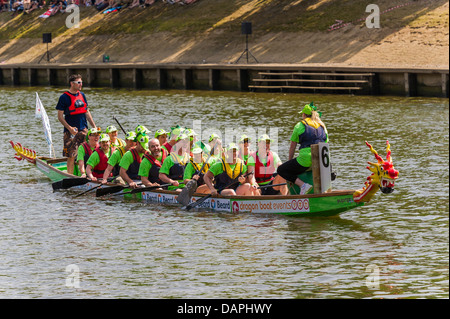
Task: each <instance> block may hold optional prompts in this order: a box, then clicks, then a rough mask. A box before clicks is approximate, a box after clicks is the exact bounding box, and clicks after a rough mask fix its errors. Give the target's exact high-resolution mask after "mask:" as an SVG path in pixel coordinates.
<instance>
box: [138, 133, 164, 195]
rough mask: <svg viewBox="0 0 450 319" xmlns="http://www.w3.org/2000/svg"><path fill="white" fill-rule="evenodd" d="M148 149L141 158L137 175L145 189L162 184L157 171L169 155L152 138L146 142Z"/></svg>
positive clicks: (156, 140) (157, 141)
mask: <svg viewBox="0 0 450 319" xmlns="http://www.w3.org/2000/svg"><path fill="white" fill-rule="evenodd" d="M148 148H149V151H146V152H145V153H144V157H143V158H142V162H141V165H140V167H139V172H138V175H139V176H140V177H141V182H142V185H144V186H146V187H149V186H159V185H161V184H163V182H162V181H161V179H160V178H159V170H160V169H161V167H162V164H164V161H165V160H166V158H167V156H168V155H169V154H168V153H167V151H166V150H165V149H163V148H161V145H160V144H159V140H158V139H157V138H152V139H151V140H150V141H149V142H148Z"/></svg>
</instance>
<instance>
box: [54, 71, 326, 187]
mask: <svg viewBox="0 0 450 319" xmlns="http://www.w3.org/2000/svg"><path fill="white" fill-rule="evenodd" d="M69 85H70V88H69V90H68V91H66V92H64V93H63V94H62V95H61V96H60V98H59V101H58V104H57V106H56V109H57V110H58V120H59V121H60V122H61V124H62V125H63V126H64V148H63V156H66V157H67V158H68V159H67V172H68V173H70V174H74V175H78V176H82V177H87V178H89V179H90V180H92V181H101V182H102V183H107V182H108V181H111V178H114V180H115V182H118V183H122V184H123V185H127V186H128V187H130V188H136V187H139V186H140V185H142V186H144V187H145V186H161V185H163V184H166V185H167V186H168V189H169V190H176V191H181V190H182V188H183V187H185V185H186V184H187V183H188V182H190V181H191V180H192V179H195V180H196V181H197V185H198V188H197V193H204V194H207V193H211V194H213V195H215V194H220V195H243V196H247V195H253V196H258V195H287V193H288V189H287V186H286V180H287V181H289V182H292V183H293V184H296V185H298V186H299V187H300V194H307V193H309V192H310V191H311V189H312V185H310V184H308V183H306V182H305V181H302V180H301V179H300V178H299V174H301V173H303V172H305V171H306V170H308V169H309V167H311V149H310V146H311V145H312V144H317V143H319V142H327V141H328V133H327V130H326V127H325V125H324V124H323V122H322V121H321V120H320V114H319V113H318V112H317V107H316V106H315V105H314V104H313V103H312V102H311V103H310V104H307V105H305V106H304V107H303V109H302V110H301V111H300V112H299V113H300V114H301V117H302V119H301V121H300V122H299V123H298V124H297V125H296V126H295V127H294V131H293V134H292V136H291V138H290V142H291V145H290V150H289V160H288V161H287V162H285V163H282V161H281V160H280V158H279V156H278V154H277V153H276V152H274V151H272V150H271V145H272V143H273V142H274V141H273V140H272V139H271V138H270V136H268V135H267V134H264V135H262V136H260V137H259V138H258V139H257V141H256V144H255V149H252V146H251V143H252V141H251V138H249V137H248V136H246V135H242V136H241V137H240V138H239V139H238V141H237V144H236V143H229V144H228V145H226V147H225V145H223V144H222V140H221V138H220V136H219V135H218V134H214V133H213V134H211V135H210V136H209V138H208V140H207V141H205V142H203V141H201V140H199V139H198V134H196V132H194V130H192V129H190V128H185V127H181V126H180V125H176V126H174V127H172V128H171V129H170V130H167V131H166V130H165V129H164V128H160V127H156V128H155V133H154V134H153V133H152V132H151V131H150V130H149V129H147V128H146V127H145V126H143V125H137V126H136V128H135V129H134V130H133V131H129V132H125V131H123V133H124V134H125V137H124V139H121V138H119V137H118V133H119V132H118V129H117V127H116V126H114V125H109V126H107V127H106V130H105V132H103V131H102V130H101V128H100V127H97V126H96V124H95V121H94V119H93V117H92V115H91V113H90V111H89V108H88V103H87V99H86V96H85V94H84V93H83V92H82V91H81V88H82V85H83V81H82V77H81V75H79V74H73V75H71V76H70V77H69ZM88 122H89V124H90V126H91V128H90V129H88ZM118 124H119V127H121V126H120V123H118ZM122 130H123V128H122ZM297 145H300V148H299V155H298V157H295V156H294V153H295V149H296V148H297Z"/></svg>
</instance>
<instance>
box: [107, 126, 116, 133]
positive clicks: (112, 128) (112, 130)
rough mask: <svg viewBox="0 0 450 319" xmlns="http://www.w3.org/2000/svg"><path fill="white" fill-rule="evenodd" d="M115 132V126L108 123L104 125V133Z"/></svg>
mask: <svg viewBox="0 0 450 319" xmlns="http://www.w3.org/2000/svg"><path fill="white" fill-rule="evenodd" d="M112 132H117V128H116V127H115V126H114V125H109V126H107V127H106V133H112Z"/></svg>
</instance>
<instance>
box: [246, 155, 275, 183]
mask: <svg viewBox="0 0 450 319" xmlns="http://www.w3.org/2000/svg"><path fill="white" fill-rule="evenodd" d="M250 156H252V157H253V158H254V159H255V179H256V182H257V183H258V184H262V183H267V182H270V181H272V180H273V179H274V178H275V177H273V174H274V173H275V171H276V169H275V163H274V161H273V153H272V151H269V155H268V156H267V163H266V165H264V164H263V162H261V160H260V159H259V156H258V152H254V153H252V154H251V155H250Z"/></svg>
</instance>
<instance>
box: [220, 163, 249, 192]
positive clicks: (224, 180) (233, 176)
mask: <svg viewBox="0 0 450 319" xmlns="http://www.w3.org/2000/svg"><path fill="white" fill-rule="evenodd" d="M220 161H221V163H222V169H223V173H221V174H219V175H217V176H215V177H214V180H215V187H216V188H217V189H221V188H223V187H225V186H227V185H228V184H231V183H234V182H236V184H234V185H232V186H230V188H231V189H234V190H235V189H236V188H238V186H239V183H237V181H238V179H239V176H241V174H242V171H243V169H244V162H243V161H242V160H241V159H240V158H236V166H235V167H234V169H232V168H231V166H230V164H228V163H227V162H226V161H225V160H224V159H223V158H222V159H220Z"/></svg>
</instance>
